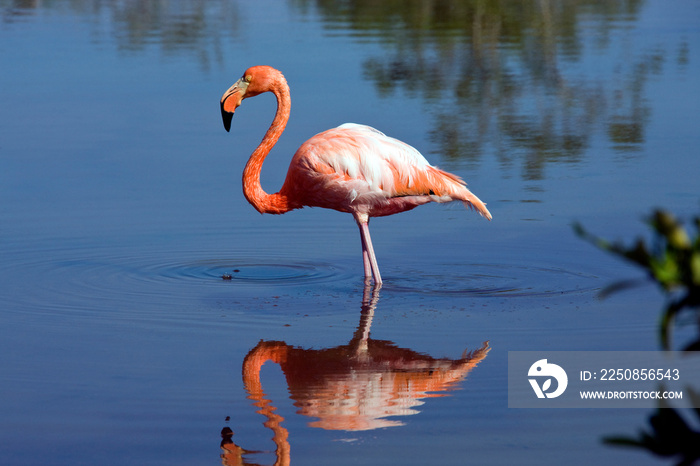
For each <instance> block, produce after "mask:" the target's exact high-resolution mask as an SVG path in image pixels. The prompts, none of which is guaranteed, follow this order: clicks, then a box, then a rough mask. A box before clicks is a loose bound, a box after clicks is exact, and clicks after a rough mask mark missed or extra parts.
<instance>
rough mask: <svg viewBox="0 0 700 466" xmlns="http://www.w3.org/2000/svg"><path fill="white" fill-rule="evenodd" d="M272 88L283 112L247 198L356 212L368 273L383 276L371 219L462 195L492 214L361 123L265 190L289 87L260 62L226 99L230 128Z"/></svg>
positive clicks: (309, 148)
mask: <svg viewBox="0 0 700 466" xmlns="http://www.w3.org/2000/svg"><path fill="white" fill-rule="evenodd" d="M268 91H269V92H273V93H274V94H275V96H276V97H277V102H278V107H277V113H276V115H275V118H274V120H273V122H272V124H271V126H270V128H269V129H268V131H267V133H266V134H265V137H264V138H263V140H262V142H261V144H260V146H258V148H257V149H256V150H255V151H254V152H253V154H252V155H251V157H250V159H249V160H248V163H247V164H246V168H245V170H244V172H243V192H244V195H245V196H246V199H248V201H249V202H250V203H251V204H252V205H253V206H254V207H255V208H256V209H257V210H258V211H259V212H261V213H272V214H282V213H285V212H288V211H290V210H293V209H299V208H302V207H323V208H327V209H333V210H338V211H341V212H348V213H351V214H353V216H354V218H355V221H356V222H357V224H358V226H359V228H360V233H361V238H362V252H363V261H364V267H365V277H366V278H367V279H370V278H372V277H373V278H374V281H375V283H376V284H381V282H382V281H381V275H380V274H379V268H378V266H377V262H376V258H375V255H374V250H373V248H372V242H371V239H370V236H369V227H368V223H369V218H370V217H381V216H385V215H392V214H396V213H399V212H404V211H407V210H411V209H413V208H415V207H417V206H419V205H422V204H426V203H428V202H451V201H457V200H459V201H462V202H463V203H464V205H465V206H467V207H468V208H472V209H474V210H476V211H477V212H478V213H480V214H481V215H482V216H484V217H486V218H487V219H489V220H490V219H491V214H490V213H489V211H488V209H487V208H486V206H485V205H484V203H483V202H481V200H479V198H478V197H476V196H475V195H474V194H472V193H471V192H470V191H469V190H468V189H467V187H466V183H464V181H462V180H461V179H460V178H459V177H458V176H456V175H453V174H451V173H448V172H445V171H443V170H440V169H439V168H437V167H434V166H432V165H430V163H428V161H427V160H426V159H425V157H423V156H422V155H421V153H420V152H418V151H417V150H416V149H414V148H413V147H411V146H410V145H408V144H406V143H403V142H401V141H399V140H397V139H394V138H391V137H389V136H386V135H385V134H384V133H382V132H380V131H378V130H376V129H374V128H372V127H369V126H365V125H359V124H355V123H346V124H343V125H341V126H339V127H337V128H333V129H329V130H327V131H324V132H322V133H319V134H317V135H316V136H313V137H312V138H311V139H309V140H308V141H306V142H304V143H303V144H302V145H301V147H299V149H298V150H297V151H296V153H295V154H294V157H293V158H292V161H291V163H290V165H289V170H288V171H287V176H286V178H285V181H284V184H283V185H282V188H281V189H280V191H279V192H278V193H275V194H267V193H265V192H264V191H263V190H262V187H261V186H260V172H261V169H262V163H263V161H264V159H265V157H266V156H267V154H268V153H269V152H270V150H271V149H272V146H274V144H275V143H276V142H277V140H278V139H279V136H280V135H281V134H282V132H283V131H284V128H285V126H286V123H287V121H288V119H289V111H290V107H291V101H290V97H289V86H288V85H287V82H286V80H285V79H284V76H282V73H280V72H279V71H277V70H275V69H274V68H270V67H266V66H256V67H252V68H249V69H248V70H246V72H245V74H244V75H243V77H242V78H241V79H240V80H239V81H238V82H237V83H236V84H234V85H233V86H232V87H231V88H229V89H228V90H227V91H226V93H224V96H223V97H222V99H221V112H222V116H223V119H224V126H225V127H226V129H227V130H228V129H229V128H230V122H231V118H232V116H233V113H234V111H235V110H236V108H237V107H238V106H239V105H240V103H241V101H242V100H243V99H244V98H246V97H251V96H255V95H258V94H260V93H262V92H268Z"/></svg>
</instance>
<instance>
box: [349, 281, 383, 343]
mask: <svg viewBox="0 0 700 466" xmlns="http://www.w3.org/2000/svg"><path fill="white" fill-rule="evenodd" d="M379 288H381V286H379V285H376V286H372V285H370V284H369V282H365V287H364V291H363V293H362V312H361V313H360V325H358V327H357V330H355V334H354V335H353V337H352V341H351V342H350V344H351V346H352V347H353V348H354V352H355V356H361V355H362V354H366V353H367V349H368V343H367V341H368V340H369V331H370V328H371V327H372V319H373V318H374V309H375V308H376V307H377V302H378V301H379Z"/></svg>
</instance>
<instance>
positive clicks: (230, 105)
mask: <svg viewBox="0 0 700 466" xmlns="http://www.w3.org/2000/svg"><path fill="white" fill-rule="evenodd" d="M246 89H248V82H247V81H246V80H245V79H244V78H241V79H239V80H238V81H236V84H234V85H233V86H231V87H230V88H229V89H228V90H227V91H226V92H224V95H223V97H221V119H222V120H223V122H224V128H225V129H226V131H229V130H230V129H231V119H233V113H234V112H235V111H236V109H237V108H238V106H239V105H241V102H242V101H243V99H244V98H245V92H246Z"/></svg>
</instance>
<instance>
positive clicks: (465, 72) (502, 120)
mask: <svg viewBox="0 0 700 466" xmlns="http://www.w3.org/2000/svg"><path fill="white" fill-rule="evenodd" d="M294 4H295V5H297V6H298V7H299V8H300V9H301V10H302V11H310V10H311V6H312V5H313V6H315V8H316V9H317V10H318V12H319V13H320V15H321V16H322V18H323V20H324V22H325V23H326V27H327V31H328V32H329V33H330V34H339V33H341V31H346V33H347V34H349V35H353V36H356V37H360V38H365V39H366V38H371V39H372V40H374V41H377V42H379V43H380V44H382V46H383V49H384V52H383V53H382V54H381V55H379V56H374V57H370V58H368V59H366V60H365V62H364V64H363V71H364V74H365V76H366V77H367V78H369V79H370V80H372V81H373V82H374V83H375V86H376V88H377V90H378V92H379V94H380V95H381V96H389V95H393V94H395V93H397V92H404V93H405V94H406V95H408V96H410V97H415V98H420V99H422V100H423V101H424V102H425V104H426V105H427V107H428V108H429V110H430V111H431V113H432V114H433V115H434V118H433V122H432V127H431V128H430V130H429V131H430V134H431V137H432V140H433V142H434V143H435V144H436V146H437V150H436V152H439V153H441V154H443V155H444V156H445V157H448V158H462V159H467V160H470V161H472V162H475V163H476V162H478V161H479V159H481V158H482V157H483V156H484V154H485V153H495V154H496V156H497V158H498V160H499V162H500V163H501V164H502V165H504V166H512V165H516V164H520V165H521V174H522V177H523V178H524V179H526V180H540V179H543V178H544V170H545V167H546V165H547V164H548V163H550V162H565V163H567V162H577V161H579V160H581V158H582V157H583V156H584V154H585V152H586V149H587V148H589V147H590V144H591V140H592V138H593V137H594V135H595V134H597V133H599V134H602V135H604V137H605V138H607V140H608V143H609V144H610V146H611V147H612V148H613V149H614V150H615V151H617V152H618V153H621V152H625V153H628V155H627V156H629V154H630V153H631V155H632V156H633V155H634V153H635V152H637V151H638V150H639V149H640V148H641V146H642V145H643V144H644V142H645V130H646V125H647V123H648V121H649V116H650V111H651V110H650V108H649V104H648V101H647V95H646V93H647V83H648V81H649V78H650V77H651V76H653V75H657V74H660V73H662V72H663V68H664V64H665V61H666V60H665V57H666V56H667V55H669V54H672V53H675V54H676V55H677V56H678V63H679V65H683V64H684V63H686V64H687V59H686V60H685V61H684V60H683V58H682V57H684V56H685V57H687V56H688V45H687V44H686V43H683V42H682V41H681V43H680V44H678V45H677V46H674V47H677V49H678V50H677V51H669V50H666V49H664V48H654V47H653V46H644V45H641V44H636V43H635V41H634V37H633V31H634V28H635V27H638V26H639V24H638V23H639V21H640V15H641V10H642V6H643V2H641V1H624V2H615V1H606V2H599V1H573V2H554V1H540V2H520V1H498V0H494V1H487V0H471V1H457V0H452V1H449V0H422V1H412V2H405V1H399V0H396V1H385V2H374V1H370V0H347V1H341V2H337V1H330V0H314V1H312V0H297V1H295V2H294ZM645 47H647V48H645ZM649 47H651V48H649Z"/></svg>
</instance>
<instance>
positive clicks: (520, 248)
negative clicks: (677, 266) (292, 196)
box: [0, 1, 700, 465]
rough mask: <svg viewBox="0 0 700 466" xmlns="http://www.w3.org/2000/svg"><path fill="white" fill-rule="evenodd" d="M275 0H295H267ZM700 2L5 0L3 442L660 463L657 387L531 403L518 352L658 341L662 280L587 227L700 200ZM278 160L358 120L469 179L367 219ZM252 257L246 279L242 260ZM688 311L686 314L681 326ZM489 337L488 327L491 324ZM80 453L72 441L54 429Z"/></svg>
mask: <svg viewBox="0 0 700 466" xmlns="http://www.w3.org/2000/svg"><path fill="white" fill-rule="evenodd" d="M263 3H264V4H263ZM699 18H700V8H699V6H698V5H697V4H696V3H695V2H690V1H689V2H674V3H673V4H672V5H668V4H667V3H664V2H659V1H648V2H634V1H633V2H603V3H599V2H585V1H581V2H566V3H559V2H538V3H533V4H532V5H530V4H521V3H516V2H458V1H450V2H431V1H425V2H413V3H409V4H408V5H406V4H404V2H398V3H396V4H394V3H393V2H381V3H379V4H375V3H372V2H369V3H367V2H355V1H347V2H322V1H290V2H283V1H270V2H262V3H261V2H249V3H242V2H225V1H213V2H196V1H178V2H117V3H109V2H108V3H105V2H98V1H67V2H40V3H37V4H33V3H29V4H27V3H26V2H11V1H0V59H1V63H2V68H3V73H0V89H2V91H0V102H1V105H2V108H3V110H4V111H3V112H2V114H0V128H2V134H3V137H2V140H1V141H0V199H1V200H2V201H1V202H0V218H1V219H2V222H1V223H0V252H1V257H2V262H1V263H0V283H2V285H0V290H2V294H1V296H2V309H1V310H0V316H1V319H2V324H3V325H2V330H1V331H0V354H1V355H2V356H0V372H1V374H2V375H1V376H0V380H1V383H0V392H1V393H2V396H1V397H0V400H2V401H0V407H1V408H2V413H3V422H2V424H1V425H0V439H1V443H2V444H3V448H2V452H0V462H2V463H3V464H25V465H29V464H45V463H46V462H47V458H50V460H48V461H49V462H50V463H52V464H128V463H133V464H164V463H167V464H221V463H223V464H246V463H249V464H274V463H275V461H288V460H290V461H291V462H292V463H293V464H330V463H331V462H332V463H333V464H372V465H380V464H387V465H388V464H407V465H410V464H437V463H439V464H460V465H461V464H471V463H473V464H504V463H518V464H542V463H545V464H592V463H595V464H619V463H630V462H633V461H634V462H637V463H641V464H645V463H653V462H654V459H653V458H651V457H649V456H646V455H644V454H642V453H638V452H635V451H628V450H618V449H612V448H610V447H606V446H604V445H603V444H602V443H601V442H600V438H601V437H602V436H604V435H610V434H620V433H623V434H633V433H634V432H636V431H637V430H638V428H639V427H641V426H643V425H644V423H645V420H646V416H647V414H648V413H646V412H644V411H641V410H622V411H619V412H618V411H605V412H601V411H600V410H598V411H596V410H514V409H508V408H507V393H506V387H507V385H506V368H507V352H508V351H514V350H547V349H551V350H653V349H657V348H658V341H657V338H656V328H655V325H656V320H657V316H658V313H659V312H660V310H661V307H662V305H663V298H662V296H661V295H660V294H659V293H658V292H657V291H656V290H655V289H654V288H653V287H652V286H647V287H641V288H637V289H635V290H634V291H632V292H626V293H623V294H619V295H614V296H613V297H611V298H609V299H606V300H600V299H599V298H598V293H599V291H600V290H601V289H603V288H604V287H605V286H606V285H608V284H610V283H611V282H612V281H614V280H617V279H626V278H635V277H640V273H639V272H638V271H637V270H635V269H634V268H632V267H631V266H628V265H627V264H624V263H621V262H618V261H616V260H615V259H613V258H611V257H608V256H606V255H604V254H602V253H600V252H598V251H597V250H595V249H593V248H592V247H591V246H590V245H588V244H587V243H584V242H582V241H581V240H580V239H578V238H577V237H575V235H574V234H573V233H572V230H571V224H572V223H573V222H574V221H579V222H581V223H583V224H584V225H586V226H587V227H588V228H589V229H590V230H592V231H594V232H596V233H599V234H601V235H603V236H606V237H610V238H613V239H614V238H621V239H622V238H627V239H631V238H633V237H635V236H637V235H640V234H643V232H644V229H645V227H644V225H643V223H642V222H641V220H642V219H643V217H644V216H645V215H647V214H648V213H649V212H650V209H651V208H652V207H656V206H661V207H665V208H668V209H670V210H672V211H673V212H675V213H676V214H677V215H679V216H681V217H685V218H688V217H690V216H691V215H692V214H694V213H697V209H698V199H699V196H698V194H699V192H698V183H697V177H698V174H699V173H700V158H698V157H697V149H696V148H697V147H698V142H699V141H698V132H697V124H696V114H697V110H698V108H700V92H699V89H698V83H697V79H695V77H696V76H697V75H698V74H699V70H698V63H699V60H700V57H699V56H698V47H699V45H700V36H699V33H700V27H699V26H698V25H699V24H700V22H698V19H699ZM257 64H269V65H273V66H275V67H277V68H279V69H280V70H282V71H283V72H284V74H285V76H286V77H287V80H288V81H289V83H290V86H291V92H292V102H293V108H292V116H291V120H290V122H289V125H288V127H287V130H286V132H285V134H284V135H283V137H282V138H281V140H280V141H279V143H278V145H277V147H275V149H274V150H273V152H272V154H271V155H270V157H269V159H268V160H267V161H266V163H265V166H264V169H263V175H262V182H263V186H264V187H265V188H266V189H267V190H268V191H270V192H272V191H276V190H277V189H278V187H279V186H281V183H282V180H283V179H284V175H285V173H286V167H287V165H288V163H289V159H290V157H291V154H292V153H293V152H294V151H295V149H296V147H298V146H299V144H300V143H301V142H303V141H304V140H306V139H307V138H308V137H310V136H312V135H313V134H315V133H317V132H320V131H322V130H324V129H327V128H328V127H330V126H335V125H338V124H341V123H344V122H357V123H365V124H370V125H372V126H375V127H377V128H378V129H380V130H381V131H383V132H385V133H386V134H388V135H391V136H394V137H397V138H399V139H402V140H404V141H406V142H408V143H410V144H412V145H414V146H415V147H416V148H418V149H419V150H420V151H421V152H422V153H423V154H424V155H426V157H427V158H428V159H429V160H430V161H431V162H432V163H434V164H435V165H438V166H440V167H441V168H443V169H446V170H449V171H452V172H454V173H457V174H459V175H460V176H462V177H463V178H465V179H466V180H467V181H468V183H469V186H470V188H471V189H472V190H473V191H474V192H475V193H476V194H477V195H478V196H479V197H480V198H481V199H483V200H484V201H486V202H487V203H488V207H489V209H490V211H491V212H492V213H493V216H494V220H493V221H492V222H486V221H485V220H483V219H482V218H480V217H478V216H476V215H474V214H473V213H470V212H466V211H464V209H463V207H462V206H461V205H457V204H455V205H449V206H444V205H440V206H437V205H429V206H424V207H421V208H419V209H416V210H414V211H411V212H407V213H404V214H402V215H397V216H393V217H389V218H381V219H375V220H373V221H372V224H371V226H372V236H373V241H374V245H375V248H376V250H377V255H378V260H379V264H380V267H381V269H382V275H383V278H384V279H385V282H386V283H385V285H384V286H383V287H382V289H381V290H379V292H376V291H373V290H371V289H369V290H368V289H366V288H365V287H364V284H363V282H362V277H361V275H362V263H361V258H360V242H359V238H358V234H357V227H356V226H355V225H354V222H353V221H352V220H351V218H350V217H349V216H348V215H346V214H340V213H337V212H330V211H322V210H320V209H305V210H302V211H296V212H292V213H289V214H287V215H284V216H261V215H259V214H258V213H257V212H255V210H254V209H253V208H252V207H251V206H249V205H248V204H247V203H246V201H245V199H244V198H243V195H242V193H241V188H240V174H241V172H242V169H243V166H244V164H245V161H246V159H247V157H248V155H249V154H250V152H252V150H253V149H254V148H255V146H256V145H257V144H258V143H259V141H260V138H261V137H262V136H263V134H264V131H265V129H266V128H267V125H268V124H269V122H270V120H271V118H272V115H273V112H274V109H275V106H274V100H273V99H272V98H271V97H270V96H261V97H258V98H257V99H251V100H247V101H246V102H244V105H243V106H242V107H241V108H240V109H239V110H238V111H237V113H236V116H235V117H234V120H233V126H232V129H231V132H230V133H226V132H225V131H224V129H223V128H222V125H221V121H220V114H219V108H218V106H219V103H218V100H219V98H220V96H221V94H222V93H223V91H224V90H225V89H227V88H228V87H229V86H230V85H231V84H232V83H233V82H234V81H235V80H236V79H238V78H239V77H240V75H241V73H242V72H243V71H244V70H245V69H246V68H247V67H249V66H251V65H257ZM224 275H228V276H230V279H222V276H224ZM681 335H682V334H681ZM485 342H488V343H485ZM47 455H50V456H47Z"/></svg>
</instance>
